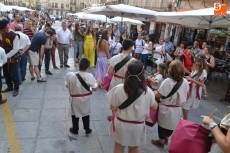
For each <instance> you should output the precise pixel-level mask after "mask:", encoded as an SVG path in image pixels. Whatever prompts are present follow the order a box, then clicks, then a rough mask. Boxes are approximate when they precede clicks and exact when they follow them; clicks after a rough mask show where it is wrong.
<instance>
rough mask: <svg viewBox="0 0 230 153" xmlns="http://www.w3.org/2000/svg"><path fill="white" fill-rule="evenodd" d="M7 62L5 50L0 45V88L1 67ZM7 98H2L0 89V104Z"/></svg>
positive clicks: (0, 84) (0, 81) (0, 83)
mask: <svg viewBox="0 0 230 153" xmlns="http://www.w3.org/2000/svg"><path fill="white" fill-rule="evenodd" d="M6 62H7V58H6V53H5V50H4V49H3V48H2V47H0V88H1V89H2V79H1V78H2V67H3V65H4V64H5V63H6ZM6 101H7V99H2V93H1V90H0V105H1V104H3V103H5V102H6Z"/></svg>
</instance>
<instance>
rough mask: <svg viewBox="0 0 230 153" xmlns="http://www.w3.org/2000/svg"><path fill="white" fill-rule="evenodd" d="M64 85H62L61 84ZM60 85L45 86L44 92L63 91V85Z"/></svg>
mask: <svg viewBox="0 0 230 153" xmlns="http://www.w3.org/2000/svg"><path fill="white" fill-rule="evenodd" d="M62 84H64V83H62ZM62 84H54V83H52V84H46V87H45V90H46V91H63V90H64V85H62Z"/></svg>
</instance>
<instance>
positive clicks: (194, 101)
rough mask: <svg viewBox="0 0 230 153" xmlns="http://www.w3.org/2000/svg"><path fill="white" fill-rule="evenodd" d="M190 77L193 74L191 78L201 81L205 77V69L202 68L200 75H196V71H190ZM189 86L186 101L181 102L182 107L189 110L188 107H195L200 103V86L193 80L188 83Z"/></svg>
mask: <svg viewBox="0 0 230 153" xmlns="http://www.w3.org/2000/svg"><path fill="white" fill-rule="evenodd" d="M195 75H196V76H195ZM190 76H191V77H193V76H195V77H194V78H193V79H195V80H197V81H202V80H204V79H205V78H207V71H206V70H205V69H204V70H203V72H202V73H201V75H200V76H198V75H197V71H192V73H191V75H190ZM189 86H190V96H189V97H188V99H187V101H186V102H185V103H184V104H183V106H182V108H183V109H185V110H189V109H190V108H193V109H196V108H198V107H199V105H200V99H201V96H202V87H201V86H198V85H197V84H195V83H194V82H190V83H189Z"/></svg>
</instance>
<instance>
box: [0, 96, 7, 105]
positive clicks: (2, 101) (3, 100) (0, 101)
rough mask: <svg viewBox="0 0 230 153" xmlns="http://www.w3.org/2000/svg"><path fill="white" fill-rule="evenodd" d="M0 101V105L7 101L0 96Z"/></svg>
mask: <svg viewBox="0 0 230 153" xmlns="http://www.w3.org/2000/svg"><path fill="white" fill-rule="evenodd" d="M0 99H1V100H0V105H1V104H4V103H5V102H6V101H7V99H2V95H1V94H0Z"/></svg>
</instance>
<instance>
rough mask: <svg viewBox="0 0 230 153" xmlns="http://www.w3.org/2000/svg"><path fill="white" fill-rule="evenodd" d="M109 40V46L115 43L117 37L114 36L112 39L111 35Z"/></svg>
mask: <svg viewBox="0 0 230 153" xmlns="http://www.w3.org/2000/svg"><path fill="white" fill-rule="evenodd" d="M108 42H109V46H110V47H112V46H113V44H114V43H115V37H113V39H111V37H109V39H108Z"/></svg>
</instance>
